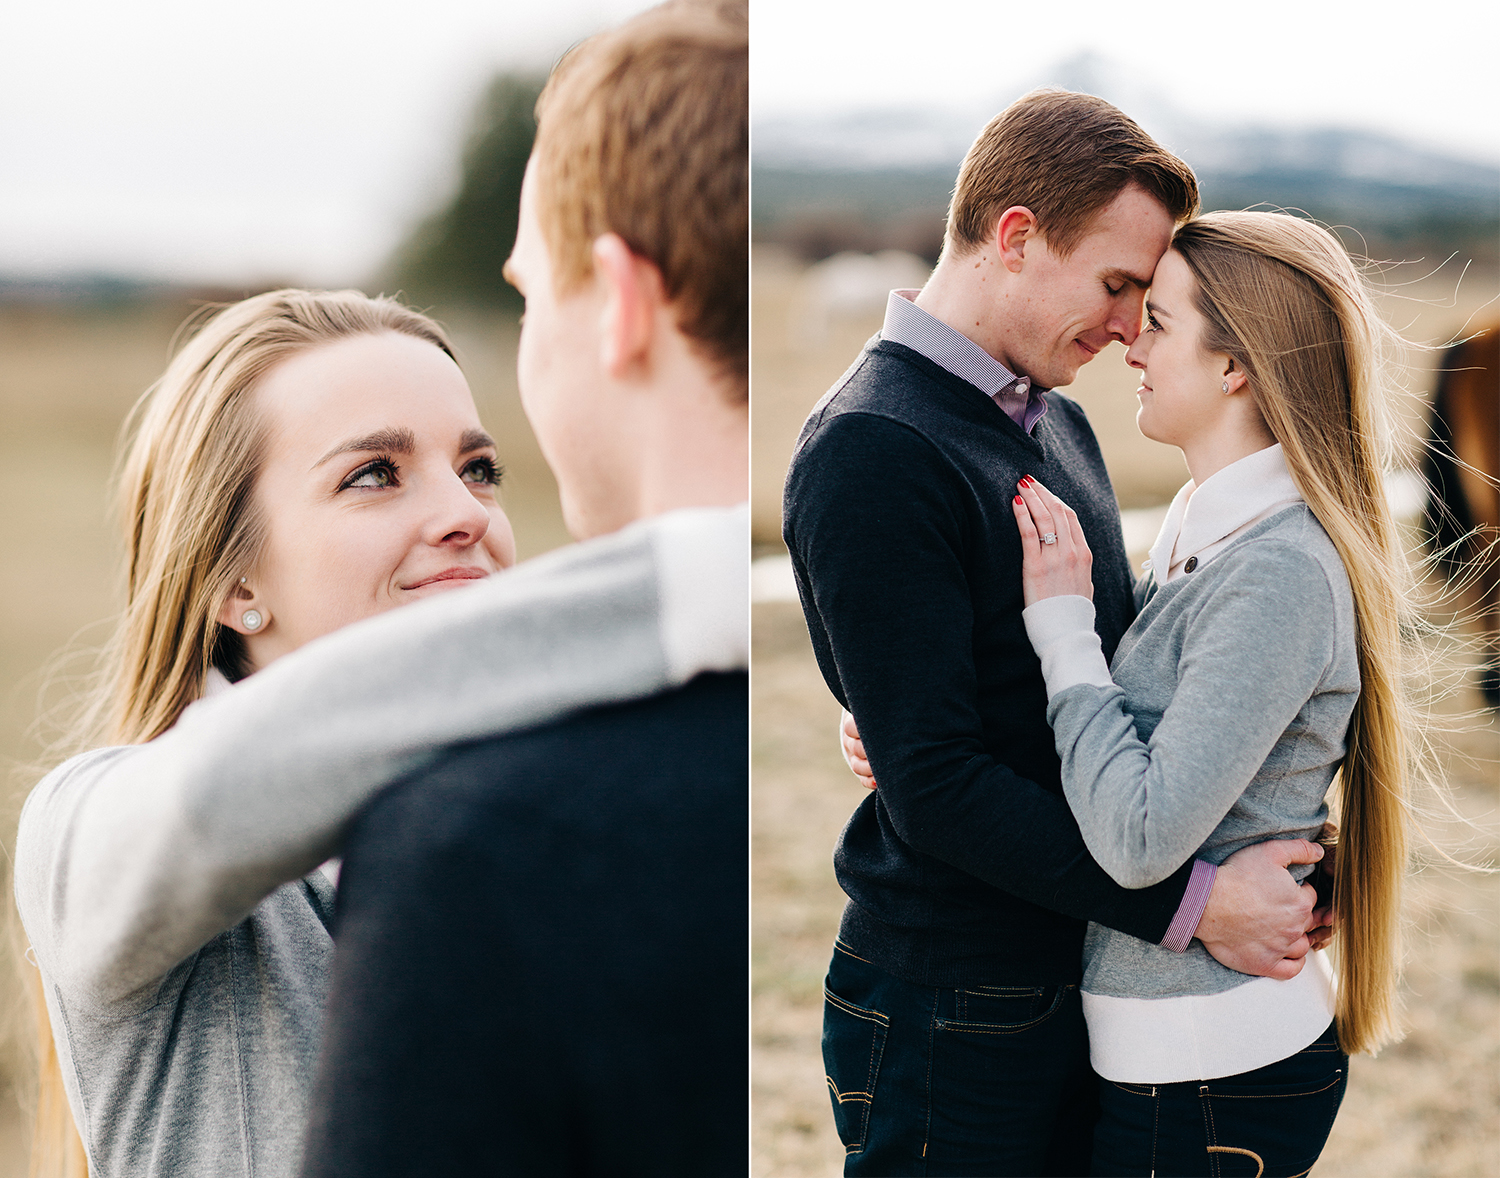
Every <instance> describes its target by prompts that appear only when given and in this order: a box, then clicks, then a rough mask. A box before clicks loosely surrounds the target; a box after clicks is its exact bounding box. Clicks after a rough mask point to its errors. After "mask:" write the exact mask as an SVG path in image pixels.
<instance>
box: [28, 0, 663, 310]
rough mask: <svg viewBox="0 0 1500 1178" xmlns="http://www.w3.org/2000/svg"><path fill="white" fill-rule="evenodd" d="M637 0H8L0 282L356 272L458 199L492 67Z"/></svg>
mask: <svg viewBox="0 0 1500 1178" xmlns="http://www.w3.org/2000/svg"><path fill="white" fill-rule="evenodd" d="M647 6H648V4H647V0H546V2H545V3H527V4H524V5H523V4H519V3H507V2H505V0H426V2H424V3H422V4H413V3H411V2H410V0H295V2H288V0H258V2H257V3H254V4H230V3H225V2H222V0H191V2H189V0H130V2H129V3H122V2H120V0H45V2H43V0H18V2H17V3H13V4H7V5H6V7H5V18H6V19H5V29H4V32H3V33H0V274H7V273H8V274H11V275H15V274H22V275H46V274H52V273H57V272H65V271H80V270H82V271H102V272H110V273H119V274H128V275H140V276H149V277H157V278H166V279H174V280H185V281H193V282H203V281H209V282H213V281H223V282H229V283H255V282H260V281H266V280H290V281H296V282H307V283H313V284H320V285H331V284H339V283H348V282H359V281H362V280H363V279H365V278H366V277H367V276H368V275H369V274H370V273H371V271H372V270H373V269H374V268H375V267H377V266H378V265H379V263H380V262H381V260H382V259H383V258H384V257H385V255H386V254H387V252H388V251H389V250H390V249H391V248H392V247H393V246H394V245H395V244H396V242H397V241H398V240H399V239H400V237H401V236H402V235H403V234H404V232H405V231H406V230H407V229H408V228H409V227H410V226H411V224H412V223H413V222H414V221H415V220H416V219H417V218H418V217H420V216H421V215H422V214H423V213H425V212H427V211H430V210H431V209H432V208H433V207H434V206H436V205H437V204H439V203H440V202H441V200H442V198H443V196H444V195H445V194H446V193H448V192H450V191H451V190H452V187H453V184H454V181H455V179H456V172H455V166H456V163H457V159H458V153H459V150H460V148H461V145H462V142H463V137H464V132H465V130H466V129H467V124H468V119H469V116H470V112H471V111H472V110H473V107H474V103H475V101H476V99H477V98H478V96H479V94H480V92H481V91H482V89H483V86H484V83H485V82H486V81H487V80H488V78H489V77H490V76H491V74H492V73H493V72H494V71H495V70H497V69H499V68H501V67H505V66H514V65H529V66H534V67H537V68H541V69H545V68H547V67H548V66H550V65H551V63H552V62H553V61H554V60H555V59H556V58H557V57H558V56H559V55H560V54H561V53H562V52H563V51H564V50H565V49H566V48H567V47H568V46H569V45H570V44H572V43H573V42H575V41H576V40H579V39H581V38H582V37H584V36H587V35H588V34H589V33H592V32H595V31H597V30H599V29H601V28H604V27H607V26H608V25H611V24H614V23H617V22H618V21H619V20H621V19H623V18H624V17H626V16H628V15H629V14H631V13H633V12H636V11H639V10H640V9H642V8H645V7H647Z"/></svg>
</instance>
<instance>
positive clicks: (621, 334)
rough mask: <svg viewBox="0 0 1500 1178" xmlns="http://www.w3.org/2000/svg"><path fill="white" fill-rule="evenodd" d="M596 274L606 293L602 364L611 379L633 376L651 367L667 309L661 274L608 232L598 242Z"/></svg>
mask: <svg viewBox="0 0 1500 1178" xmlns="http://www.w3.org/2000/svg"><path fill="white" fill-rule="evenodd" d="M594 272H595V274H597V275H598V276H599V281H600V283H601V284H602V288H603V292H604V308H603V312H602V315H601V322H600V328H601V332H600V341H599V347H600V353H599V360H600V364H601V365H602V366H603V368H604V371H605V372H606V373H608V374H609V375H610V376H613V377H617V378H618V377H624V376H628V375H629V374H630V373H631V372H632V371H633V370H635V369H637V368H640V367H648V366H649V364H650V359H651V344H652V340H653V338H654V336H655V334H656V327H657V316H658V315H660V314H663V313H665V312H666V311H667V309H668V308H667V298H666V287H665V285H664V284H663V282H662V278H661V271H660V270H658V269H657V268H656V266H655V265H654V264H652V263H651V262H649V261H647V260H646V259H645V258H642V257H640V256H639V255H637V254H635V253H632V252H631V249H630V247H629V246H628V245H626V244H625V239H624V238H622V237H621V236H620V235H619V234H617V233H606V234H604V235H603V236H601V237H597V238H595V239H594Z"/></svg>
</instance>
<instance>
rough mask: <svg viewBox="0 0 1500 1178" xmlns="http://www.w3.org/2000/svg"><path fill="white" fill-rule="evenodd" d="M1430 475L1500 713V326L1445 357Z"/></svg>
mask: <svg viewBox="0 0 1500 1178" xmlns="http://www.w3.org/2000/svg"><path fill="white" fill-rule="evenodd" d="M1423 473H1424V474H1425V476H1426V478H1427V481H1428V484H1429V485H1430V487H1431V494H1430V496H1429V498H1428V504H1427V533H1428V540H1429V545H1430V547H1431V550H1432V551H1433V553H1434V554H1435V555H1436V556H1437V557H1438V560H1439V563H1440V564H1442V565H1443V566H1444V567H1445V568H1446V569H1447V570H1448V572H1449V573H1450V575H1453V574H1456V575H1457V576H1458V577H1459V578H1460V579H1461V580H1462V581H1463V582H1465V583H1467V584H1469V585H1470V590H1469V592H1468V594H1466V596H1468V597H1469V598H1470V602H1469V604H1470V608H1471V609H1472V610H1473V611H1474V612H1475V613H1476V614H1477V616H1478V617H1479V618H1480V621H1481V626H1482V634H1483V638H1482V641H1483V643H1484V650H1483V657H1482V661H1481V664H1480V670H1479V685H1480V690H1481V691H1482V692H1483V693H1484V697H1485V702H1486V703H1488V704H1489V706H1490V707H1492V708H1500V324H1496V325H1494V326H1492V327H1490V328H1488V329H1486V330H1484V331H1482V332H1480V333H1479V334H1477V335H1475V336H1473V337H1472V338H1471V339H1468V340H1466V341H1465V342H1463V343H1461V344H1457V345H1455V346H1454V347H1452V348H1450V349H1448V351H1447V352H1446V353H1445V355H1444V357H1443V363H1442V365H1441V367H1440V369H1439V377H1438V386H1437V392H1436V395H1435V396H1434V397H1433V403H1432V422H1431V426H1430V428H1429V430H1428V445H1427V458H1426V469H1425V471H1424V472H1423Z"/></svg>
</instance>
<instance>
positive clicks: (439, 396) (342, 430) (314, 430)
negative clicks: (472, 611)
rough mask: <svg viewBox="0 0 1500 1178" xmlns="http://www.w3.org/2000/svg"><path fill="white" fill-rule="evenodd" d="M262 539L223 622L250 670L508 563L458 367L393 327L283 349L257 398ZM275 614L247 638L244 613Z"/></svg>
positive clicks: (485, 457)
mask: <svg viewBox="0 0 1500 1178" xmlns="http://www.w3.org/2000/svg"><path fill="white" fill-rule="evenodd" d="M256 401H257V403H258V406H259V411H260V413H261V414H262V415H263V416H264V420H265V428H266V431H267V435H268V436H267V439H266V453H265V458H264V460H263V462H262V464H261V469H260V473H259V476H258V478H257V480H256V499H257V502H258V503H259V505H260V508H261V510H262V511H263V512H264V513H265V520H266V535H265V540H264V544H263V546H262V549H261V553H260V555H259V558H258V559H257V561H256V564H255V571H254V574H253V576H251V577H249V578H247V583H245V584H242V585H241V586H240V587H239V588H238V589H236V590H235V591H234V593H233V594H232V595H231V597H230V598H228V599H227V600H226V601H225V603H224V606H223V608H222V609H221V611H220V613H219V618H218V620H219V623H220V624H221V625H224V626H228V627H230V628H231V629H235V630H237V631H239V632H240V633H241V634H243V635H244V636H245V637H244V642H245V650H246V655H247V659H248V667H247V669H255V668H258V667H262V666H265V665H266V664H267V663H269V662H270V661H271V660H273V659H275V658H277V657H279V656H280V655H282V654H286V653H288V652H290V651H292V650H295V649H297V648H298V647H299V646H302V645H303V644H304V643H306V642H308V641H309V640H311V639H313V638H316V637H317V636H318V635H320V634H326V633H328V632H329V631H331V630H335V629H337V628H338V627H340V626H343V625H346V624H347V623H349V622H352V621H357V620H358V619H359V618H362V617H366V616H368V615H370V614H374V613H379V612H381V611H383V610H387V609H390V608H392V607H393V606H396V605H400V604H402V603H404V602H406V601H411V600H415V599H417V598H420V597H426V596H430V595H432V594H434V593H440V592H443V591H446V590H448V589H452V588H455V587H460V586H462V585H464V584H465V583H466V582H467V581H469V580H472V579H475V578H482V577H487V576H489V575H490V574H491V573H494V572H496V571H498V570H499V569H503V568H509V567H510V566H511V565H512V564H514V563H515V559H516V546H515V539H514V537H513V536H512V534H511V529H510V522H509V521H508V520H507V519H506V518H505V513H504V512H503V511H502V510H501V508H500V505H499V504H498V503H497V502H496V501H495V488H496V486H497V485H498V484H499V481H500V467H499V465H498V460H497V457H496V451H495V443H494V440H493V439H492V438H491V437H490V436H489V435H488V434H487V433H485V432H484V430H483V429H482V428H481V427H480V424H479V417H478V414H477V413H476V412H475V409H474V401H473V398H472V397H471V396H470V395H469V386H468V383H467V382H466V381H465V380H464V377H463V373H461V372H460V371H459V368H458V365H457V364H455V363H454V362H453V358H452V357H451V356H450V355H448V354H447V353H446V352H444V351H443V350H442V349H440V348H435V347H433V346H432V344H431V343H429V342H427V341H426V340H422V339H417V338H415V337H413V336H410V335H406V334H403V333H400V332H398V331H394V330H387V331H383V332H380V333H379V334H362V335H357V336H353V337H351V338H348V339H341V340H337V341H334V342H331V343H325V344H323V345H320V346H318V347H315V348H312V349H310V350H308V351H305V352H301V353H299V354H297V355H295V356H291V357H289V358H288V359H286V360H283V361H282V362H281V363H279V364H278V365H277V366H276V367H275V368H274V369H272V370H271V372H269V373H268V374H267V375H266V377H265V379H264V380H262V381H261V382H260V384H259V386H258V388H257V389H256ZM247 609H248V610H255V611H257V612H259V613H260V614H261V615H262V617H265V618H267V619H269V620H268V621H267V622H265V623H264V624H263V625H261V626H260V627H259V628H257V629H255V630H253V631H251V630H247V629H246V628H245V627H244V626H243V624H242V623H241V620H240V619H241V616H242V614H243V611H244V610H247Z"/></svg>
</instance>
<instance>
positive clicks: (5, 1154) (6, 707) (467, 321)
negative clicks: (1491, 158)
mask: <svg viewBox="0 0 1500 1178" xmlns="http://www.w3.org/2000/svg"><path fill="white" fill-rule="evenodd" d="M190 310H191V307H190V306H189V304H187V303H186V302H161V303H149V304H139V305H125V306H121V307H116V308H111V309H99V308H78V307H67V306H44V307H26V306H0V502H3V503H4V504H5V510H4V511H0V552H4V553H5V589H4V592H3V594H0V766H3V768H4V777H3V781H4V783H5V788H4V790H3V791H0V839H3V843H4V847H5V849H6V853H7V857H8V855H9V849H10V847H11V846H12V845H13V842H14V831H15V821H16V816H17V814H18V813H19V811H20V804H21V801H22V799H23V798H24V796H25V794H26V792H27V791H28V790H29V789H30V788H31V786H32V785H33V784H35V780H36V764H37V761H38V758H40V757H41V756H42V753H43V744H44V743H45V741H46V739H47V735H48V733H47V731H46V730H45V728H42V729H39V728H38V717H39V713H40V712H41V711H42V710H43V701H50V702H53V703H55V702H56V701H57V700H58V698H59V697H60V696H65V695H66V694H67V691H68V684H67V681H66V679H65V678H64V677H63V675H62V674H60V673H59V672H57V671H55V670H53V671H49V670H47V668H48V666H49V663H52V662H53V660H55V659H56V657H57V656H58V655H59V653H60V652H63V651H72V652H74V656H75V657H73V658H72V659H71V660H70V661H69V664H68V668H69V670H73V671H76V670H82V669H84V668H86V667H87V665H88V662H89V657H88V656H89V651H90V650H91V648H94V647H97V645H98V644H99V642H101V641H102V639H103V638H104V636H105V635H106V634H107V632H108V628H109V625H110V619H111V617H112V616H113V613H114V611H115V610H116V609H117V608H118V605H119V602H118V599H117V596H116V593H117V585H118V578H117V575H116V570H117V567H118V557H119V546H118V544H117V542H116V539H115V535H114V531H113V528H112V525H111V519H110V516H109V512H108V501H109V479H110V472H111V470H112V469H113V463H114V452H115V445H116V439H117V436H118V433H119V429H120V425H121V422H122V420H123V418H124V416H125V414H126V412H127V411H128V410H129V408H130V406H131V404H132V403H133V402H134V401H135V399H136V398H137V397H138V396H139V395H140V393H141V392H142V391H143V390H144V389H145V388H146V387H147V386H148V385H149V384H150V383H151V382H152V381H153V380H155V379H156V378H157V377H158V376H159V375H160V374H161V371H162V369H163V368H164V367H165V366H166V362H167V359H168V357H169V355H170V343H171V339H172V336H173V333H174V332H175V330H176V328H177V326H178V324H179V323H181V322H182V320H183V319H184V318H185V317H186V315H187V314H188V312H189V311H190ZM447 324H448V326H449V327H450V329H451V330H452V332H453V335H454V338H455V341H456V343H457V345H458V349H459V352H460V358H461V360H462V361H463V364H464V368H465V371H466V373H467V374H468V377H469V381H470V384H471V387H472V388H473V390H474V395H475V401H476V403H477V405H478V408H479V415H480V419H481V420H482V421H483V422H484V424H485V427H486V428H487V429H488V430H489V431H490V432H491V433H492V434H493V435H494V436H495V438H496V439H497V440H498V442H499V449H500V459H501V462H502V463H503V464H504V466H505V468H506V478H505V484H504V490H503V493H502V498H503V500H504V502H505V506H506V510H507V512H508V514H509V515H510V518H511V521H512V523H513V525H514V526H515V531H516V539H517V546H518V549H519V555H520V557H521V559H525V558H526V557H528V556H535V555H537V554H539V553H541V552H544V551H546V550H547V549H549V548H553V547H556V546H557V545H559V544H562V543H565V542H566V541H567V539H568V537H567V534H566V531H565V530H564V528H563V523H562V517H561V513H560V511H559V509H558V506H557V488H556V484H555V483H554V482H553V479H552V474H551V472H550V471H549V470H548V469H547V465H546V463H545V462H544V461H543V460H542V456H541V453H540V451H539V450H538V449H537V446H536V441H535V439H534V438H533V436H532V433H531V429H530V426H529V425H528V424H527V423H526V419H525V415H524V414H523V413H522V411H521V405H520V401H519V399H518V398H517V395H516V387H515V343H516V328H515V324H514V321H513V320H509V321H505V322H501V321H497V320H494V319H486V318H464V317H450V318H448V319H447ZM9 910H10V905H9V904H6V905H5V911H9ZM20 976H21V974H20V970H19V969H18V968H17V965H16V961H15V954H14V953H13V952H12V951H11V950H10V949H9V947H8V946H7V945H6V944H5V943H3V942H0V1015H3V1017H0V1174H17V1173H22V1172H24V1163H22V1162H21V1161H19V1160H18V1159H19V1158H20V1157H21V1156H22V1154H21V1152H20V1151H22V1150H23V1149H24V1148H25V1141H24V1139H25V1131H24V1129H22V1128H21V1127H20V1126H21V1125H22V1124H23V1123H24V1119H25V1118H24V1116H23V1115H22V1108H23V1106H24V1105H25V1104H26V1103H27V1101H28V1099H29V1086H30V1084H31V1078H30V1077H31V1069H32V1067H33V1064H32V1062H31V1057H30V1044H31V1036H32V1032H31V1025H30V1021H29V1014H28V1011H27V1010H26V1008H25V1006H24V1003H23V1002H22V995H21V988H20V983H19V981H18V979H19V977H20Z"/></svg>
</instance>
